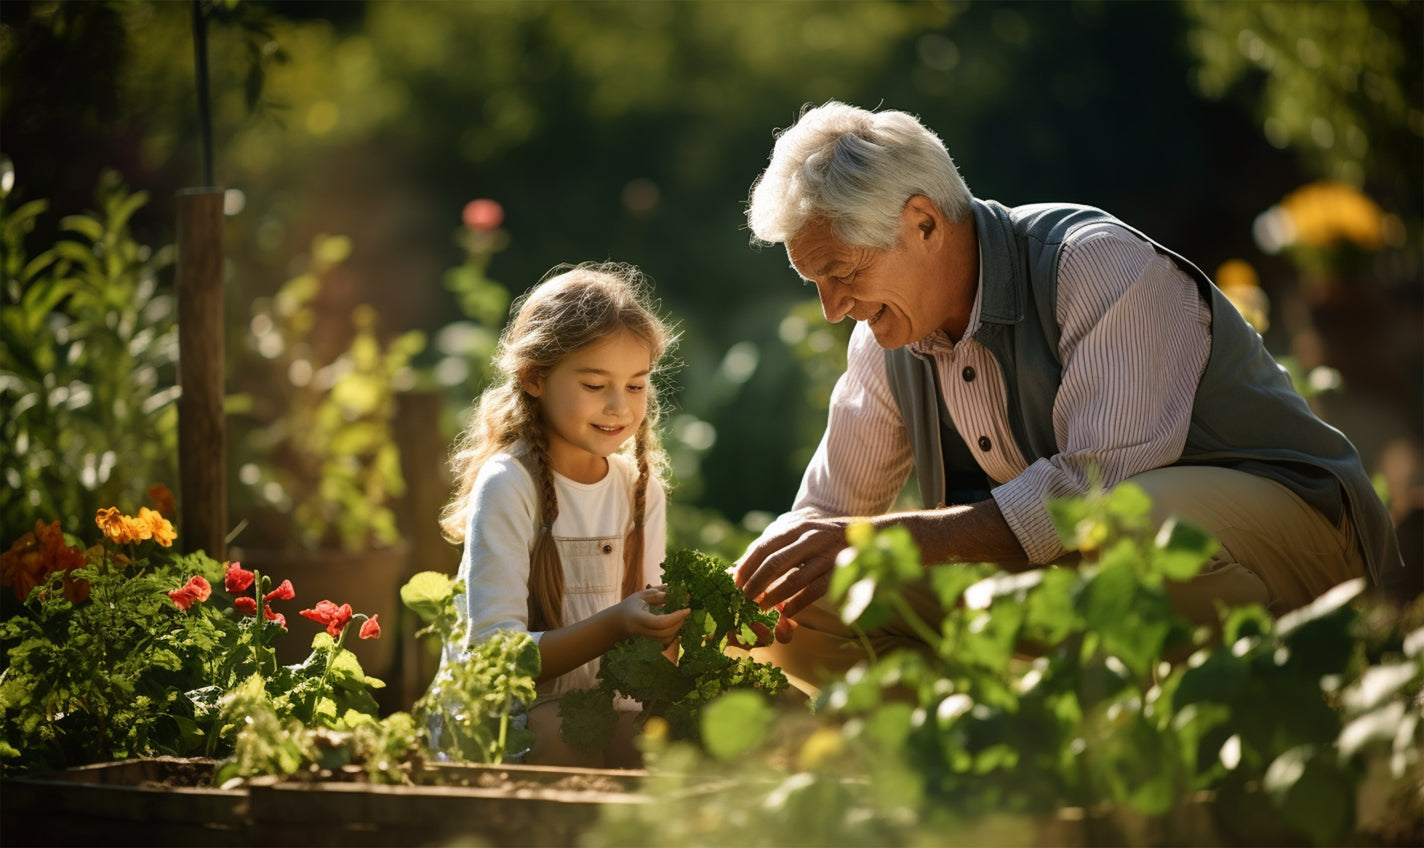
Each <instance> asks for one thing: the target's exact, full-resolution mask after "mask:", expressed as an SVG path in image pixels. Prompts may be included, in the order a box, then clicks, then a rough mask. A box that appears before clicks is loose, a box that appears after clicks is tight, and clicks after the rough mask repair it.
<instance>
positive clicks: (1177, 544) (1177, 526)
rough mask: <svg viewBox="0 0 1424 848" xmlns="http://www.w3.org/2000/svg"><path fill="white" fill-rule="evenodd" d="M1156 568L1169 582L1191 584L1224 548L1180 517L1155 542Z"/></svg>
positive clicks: (1160, 531)
mask: <svg viewBox="0 0 1424 848" xmlns="http://www.w3.org/2000/svg"><path fill="white" fill-rule="evenodd" d="M1153 546H1154V547H1155V549H1156V550H1155V551H1154V556H1153V557H1152V564H1153V565H1154V566H1156V568H1157V570H1158V572H1159V573H1160V574H1161V575H1162V576H1163V577H1166V578H1167V579H1169V580H1189V579H1191V578H1192V577H1195V576H1196V575H1197V573H1198V572H1200V571H1201V567H1202V565H1203V564H1204V563H1205V562H1206V561H1207V560H1208V559H1209V558H1210V557H1211V555H1212V554H1213V553H1215V552H1216V551H1217V549H1218V548H1220V547H1221V545H1220V543H1218V542H1217V541H1216V538H1215V537H1213V536H1212V535H1211V534H1210V533H1207V532H1206V531H1205V530H1202V529H1201V528H1200V527H1197V526H1196V525H1194V524H1191V523H1189V522H1185V521H1180V520H1178V519H1177V518H1176V517H1172V518H1169V519H1167V521H1166V522H1165V523H1163V525H1162V529H1161V530H1159V531H1158V532H1157V537H1156V538H1155V539H1154V540H1153Z"/></svg>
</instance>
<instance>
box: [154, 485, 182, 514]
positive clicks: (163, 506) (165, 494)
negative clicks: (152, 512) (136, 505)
mask: <svg viewBox="0 0 1424 848" xmlns="http://www.w3.org/2000/svg"><path fill="white" fill-rule="evenodd" d="M148 499H149V500H151V501H153V508H154V509H156V510H158V511H159V512H161V513H162V514H164V515H172V514H173V513H174V512H175V511H176V510H177V507H176V506H174V503H173V493H172V492H171V491H169V489H168V487H167V486H165V485H163V484H162V483H154V484H153V485H152V486H149V487H148Z"/></svg>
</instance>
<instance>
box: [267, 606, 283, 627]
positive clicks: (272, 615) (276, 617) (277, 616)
mask: <svg viewBox="0 0 1424 848" xmlns="http://www.w3.org/2000/svg"><path fill="white" fill-rule="evenodd" d="M262 617H263V618H265V619H267V620H268V621H275V622H277V626H278V627H281V628H282V629H283V630H286V629H287V617H286V616H285V615H282V614H281V613H280V612H272V608H271V607H263V608H262Z"/></svg>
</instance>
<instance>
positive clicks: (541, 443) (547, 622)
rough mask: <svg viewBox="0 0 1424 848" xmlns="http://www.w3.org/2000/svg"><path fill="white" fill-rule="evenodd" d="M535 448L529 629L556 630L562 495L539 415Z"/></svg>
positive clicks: (559, 607) (561, 584)
mask: <svg viewBox="0 0 1424 848" xmlns="http://www.w3.org/2000/svg"><path fill="white" fill-rule="evenodd" d="M529 441H530V443H531V444H532V445H533V448H534V459H535V463H534V465H535V468H536V470H537V474H538V479H537V480H536V483H537V484H538V488H539V524H540V526H539V535H538V536H537V537H536V538H535V540H534V550H533V553H532V554H531V555H530V558H529V629H530V630H556V629H558V628H560V627H562V626H563V620H564V615H563V607H564V566H563V563H562V562H561V561H560V559H559V549H558V546H557V545H555V544H554V521H555V519H557V518H558V517H559V499H558V496H557V495H556V494H555V493H554V471H553V467H552V466H551V465H550V464H549V436H548V434H547V433H545V432H544V424H543V422H542V421H541V420H539V419H538V418H537V417H536V418H535V419H534V426H533V427H532V433H531V437H530V440H529Z"/></svg>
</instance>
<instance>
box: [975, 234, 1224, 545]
mask: <svg viewBox="0 0 1424 848" xmlns="http://www.w3.org/2000/svg"><path fill="white" fill-rule="evenodd" d="M1057 313H1058V321H1059V325H1060V327H1061V330H1062V335H1061V338H1060V342H1059V358H1060V360H1061V362H1062V364H1063V380H1062V384H1061V386H1060V388H1059V391H1058V396H1057V399H1056V401H1055V403H1054V409H1053V427H1054V435H1055V437H1056V440H1057V444H1058V448H1059V453H1058V454H1056V455H1054V456H1051V457H1045V458H1041V459H1038V460H1037V461H1035V462H1033V463H1032V464H1030V465H1029V466H1028V468H1027V469H1025V470H1024V471H1023V473H1021V474H1019V475H1018V476H1017V477H1015V478H1014V479H1012V480H1009V481H1008V482H1006V483H1004V484H1003V485H1001V486H999V487H997V488H995V489H994V491H993V496H994V500H995V501H996V502H997V503H998V504H999V507H1000V509H1001V511H1002V512H1003V513H1004V517H1005V519H1006V520H1007V521H1008V523H1009V526H1010V527H1011V528H1012V529H1013V531H1014V534H1015V535H1016V536H1017V537H1018V539H1019V541H1020V542H1021V543H1022V544H1023V546H1024V550H1025V552H1026V553H1027V554H1028V556H1029V559H1030V561H1032V562H1038V563H1044V562H1050V561H1052V560H1054V559H1056V558H1058V557H1059V556H1061V555H1062V554H1063V547H1062V545H1061V543H1060V542H1059V540H1058V537H1057V534H1056V533H1055V531H1054V529H1053V526H1052V522H1051V520H1050V519H1049V517H1048V511H1047V508H1046V503H1047V501H1048V500H1049V499H1051V498H1060V497H1069V496H1075V495H1082V494H1086V493H1087V492H1089V491H1090V490H1091V489H1092V487H1093V486H1094V485H1095V484H1096V485H1101V486H1103V487H1105V488H1106V487H1111V486H1113V485H1116V484H1117V483H1119V482H1121V481H1122V480H1124V479H1126V478H1128V477H1131V476H1133V475H1134V474H1139V473H1141V472H1143V471H1148V470H1150V469H1153V468H1158V467H1161V466H1164V465H1170V464H1171V463H1173V462H1175V461H1176V460H1177V459H1179V458H1180V457H1181V454H1182V448H1183V446H1184V445H1185V444H1186V438H1187V429H1188V426H1189V425H1190V423H1191V412H1192V401H1193V398H1194V396H1195V394H1196V387H1197V383H1198V381H1199V380H1200V379H1201V375H1202V372H1203V370H1204V369H1205V367H1206V361H1207V357H1208V355H1209V353H1210V350H1211V312H1210V309H1209V307H1208V306H1207V305H1206V303H1205V302H1203V300H1202V298H1201V296H1200V294H1199V293H1198V291H1197V288H1196V284H1195V282H1194V281H1193V280H1192V278H1191V277H1190V276H1188V275H1187V274H1186V273H1184V272H1182V271H1180V270H1179V269H1177V268H1176V266H1175V265H1173V264H1172V263H1171V261H1170V260H1168V259H1166V258H1165V257H1163V256H1161V255H1159V254H1158V253H1157V252H1156V251H1155V250H1153V249H1152V247H1151V245H1149V244H1147V243H1145V242H1143V241H1141V240H1140V239H1138V238H1136V237H1135V236H1133V235H1132V234H1131V233H1129V232H1127V231H1126V230H1123V229H1122V228H1120V227H1117V226H1114V225H1102V226H1099V227H1095V228H1093V229H1091V230H1090V231H1088V232H1086V233H1083V234H1081V235H1079V236H1077V237H1075V238H1074V239H1073V241H1072V242H1071V243H1069V244H1067V245H1065V247H1064V249H1063V255H1062V259H1061V261H1060V264H1059V282H1058V305H1057Z"/></svg>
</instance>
